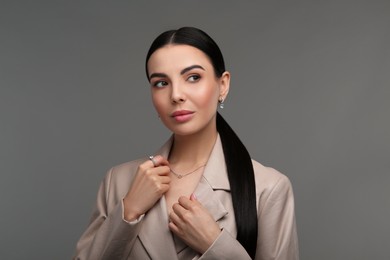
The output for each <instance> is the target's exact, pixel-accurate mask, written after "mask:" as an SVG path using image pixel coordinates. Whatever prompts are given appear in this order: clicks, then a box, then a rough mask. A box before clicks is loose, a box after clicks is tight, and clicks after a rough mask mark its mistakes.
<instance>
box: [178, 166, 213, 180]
mask: <svg viewBox="0 0 390 260" xmlns="http://www.w3.org/2000/svg"><path fill="white" fill-rule="evenodd" d="M205 166H206V164H204V165H202V166H199V167H198V168H196V169H195V170H193V171H190V172H187V173H185V174H179V173H177V172H175V171H174V170H172V168H171V173H173V174H174V175H175V176H176V177H177V178H179V179H181V178H183V177H186V176H187V175H190V174H191V173H194V172H196V171H197V170H199V169H200V168H202V167H205Z"/></svg>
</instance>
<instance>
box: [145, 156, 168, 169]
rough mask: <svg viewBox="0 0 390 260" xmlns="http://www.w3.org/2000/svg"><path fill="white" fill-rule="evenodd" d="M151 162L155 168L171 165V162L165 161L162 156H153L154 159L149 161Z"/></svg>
mask: <svg viewBox="0 0 390 260" xmlns="http://www.w3.org/2000/svg"><path fill="white" fill-rule="evenodd" d="M149 162H150V163H151V164H150V165H151V166H153V167H158V166H162V165H166V166H167V165H169V162H168V161H167V159H165V158H164V157H162V156H161V155H155V156H152V159H149Z"/></svg>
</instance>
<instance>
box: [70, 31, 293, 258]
mask: <svg viewBox="0 0 390 260" xmlns="http://www.w3.org/2000/svg"><path fill="white" fill-rule="evenodd" d="M146 74H147V78H148V81H149V82H150V85H151V95H152V100H153V104H154V106H155V108H156V111H157V113H158V115H159V117H160V119H161V121H162V122H163V123H164V125H165V126H166V127H167V128H168V129H170V130H171V131H172V133H173V134H172V137H171V138H170V140H169V141H168V142H167V143H166V144H165V145H164V146H163V147H162V148H161V149H160V150H159V151H158V152H157V153H156V154H155V155H154V156H150V157H149V158H144V159H140V160H136V161H131V162H128V163H125V164H122V165H119V166H116V167H113V168H112V169H111V170H110V171H109V172H108V174H107V176H106V178H105V179H104V181H103V182H102V184H101V186H100V189H99V192H98V197H97V205H96V209H95V211H94V213H93V215H92V218H91V222H90V224H89V227H88V229H87V230H86V231H85V232H84V234H83V235H82V237H81V238H80V240H79V242H78V244H77V252H76V256H75V259H235V260H237V259H289V260H294V259H298V242H297V235H296V227H295V217H294V199H293V193H292V188H291V184H290V182H289V180H288V178H287V177H285V176H284V175H282V174H281V173H279V172H277V171H276V170H274V169H272V168H267V167H264V166H262V165H261V164H259V163H258V162H256V161H254V160H251V158H250V156H249V153H248V151H247V150H246V148H245V147H244V145H243V144H242V143H241V141H240V140H239V138H238V137H237V136H236V134H235V133H234V132H233V130H232V129H231V128H230V127H229V125H228V124H227V123H226V122H225V121H224V119H223V118H222V117H221V115H220V114H219V113H218V112H217V107H218V106H219V107H221V108H223V104H224V100H225V99H226V97H227V94H228V92H229V86H230V74H229V72H227V71H226V70H225V65H224V60H223V57H222V53H221V51H220V49H219V47H218V46H217V44H216V43H215V42H214V41H213V40H212V39H211V38H210V37H209V36H208V35H207V34H206V33H204V32H203V31H201V30H199V29H196V28H192V27H183V28H180V29H178V30H171V31H167V32H164V33H162V34H161V35H160V36H158V37H157V38H156V39H155V41H154V42H153V43H152V45H151V47H150V50H149V52H148V54H147V57H146Z"/></svg>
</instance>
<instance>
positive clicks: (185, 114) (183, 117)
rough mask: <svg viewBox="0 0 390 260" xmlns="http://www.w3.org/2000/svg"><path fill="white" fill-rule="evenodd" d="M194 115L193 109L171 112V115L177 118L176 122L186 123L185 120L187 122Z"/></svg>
mask: <svg viewBox="0 0 390 260" xmlns="http://www.w3.org/2000/svg"><path fill="white" fill-rule="evenodd" d="M193 115H194V112H193V111H189V110H179V111H175V112H173V113H172V114H171V117H173V118H174V119H175V120H176V122H178V123H184V122H187V121H188V120H190V119H191V118H192V116H193Z"/></svg>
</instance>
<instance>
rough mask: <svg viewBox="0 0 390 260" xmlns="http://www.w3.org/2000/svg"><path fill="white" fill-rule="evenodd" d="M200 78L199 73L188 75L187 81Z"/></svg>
mask: <svg viewBox="0 0 390 260" xmlns="http://www.w3.org/2000/svg"><path fill="white" fill-rule="evenodd" d="M199 79H200V76H199V75H191V76H189V77H188V81H191V82H196V81H198V80H199Z"/></svg>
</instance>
